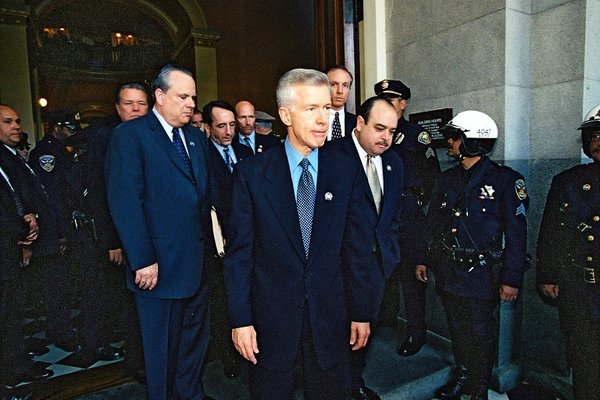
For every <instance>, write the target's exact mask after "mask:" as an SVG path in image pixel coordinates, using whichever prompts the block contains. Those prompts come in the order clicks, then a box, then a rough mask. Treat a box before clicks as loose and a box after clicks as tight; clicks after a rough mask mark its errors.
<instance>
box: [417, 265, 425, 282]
mask: <svg viewBox="0 0 600 400" xmlns="http://www.w3.org/2000/svg"><path fill="white" fill-rule="evenodd" d="M415 276H416V277H417V280H418V281H421V282H425V283H427V267H426V266H424V265H421V264H419V265H417V267H416V268H415Z"/></svg>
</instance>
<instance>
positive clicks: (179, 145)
mask: <svg viewBox="0 0 600 400" xmlns="http://www.w3.org/2000/svg"><path fill="white" fill-rule="evenodd" d="M173 146H175V151H176V152H177V154H179V157H181V159H182V160H183V163H184V164H185V167H186V168H187V171H188V172H189V174H190V176H191V177H193V176H194V171H193V170H192V162H191V161H190V157H189V156H188V153H187V152H186V151H185V146H184V145H183V141H182V140H181V136H179V128H173Z"/></svg>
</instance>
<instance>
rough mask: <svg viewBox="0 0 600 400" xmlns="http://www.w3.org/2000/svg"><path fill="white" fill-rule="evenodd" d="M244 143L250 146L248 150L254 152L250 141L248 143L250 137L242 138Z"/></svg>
mask: <svg viewBox="0 0 600 400" xmlns="http://www.w3.org/2000/svg"><path fill="white" fill-rule="evenodd" d="M244 144H245V145H246V146H248V147H250V150H252V152H253V153H254V149H253V148H252V143H250V139H249V138H247V137H245V138H244Z"/></svg>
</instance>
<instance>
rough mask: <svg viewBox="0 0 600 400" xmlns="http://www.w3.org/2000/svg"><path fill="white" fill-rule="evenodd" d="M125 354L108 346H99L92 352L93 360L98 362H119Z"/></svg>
mask: <svg viewBox="0 0 600 400" xmlns="http://www.w3.org/2000/svg"><path fill="white" fill-rule="evenodd" d="M124 354H125V352H124V351H123V350H121V349H117V348H116V347H112V346H111V345H110V344H107V345H106V346H100V347H98V348H96V350H94V354H93V356H94V358H96V360H100V361H114V360H119V359H120V358H121V357H123V355H124Z"/></svg>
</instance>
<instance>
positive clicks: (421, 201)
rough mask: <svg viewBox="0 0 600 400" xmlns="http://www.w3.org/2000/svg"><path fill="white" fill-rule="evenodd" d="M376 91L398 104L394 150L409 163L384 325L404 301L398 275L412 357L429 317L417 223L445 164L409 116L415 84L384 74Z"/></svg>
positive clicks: (404, 351)
mask: <svg viewBox="0 0 600 400" xmlns="http://www.w3.org/2000/svg"><path fill="white" fill-rule="evenodd" d="M375 93H376V94H377V95H378V96H383V97H385V98H387V99H389V100H390V101H391V102H392V104H393V105H394V108H395V109H396V113H397V115H398V126H397V127H396V133H395V135H394V139H393V140H394V144H393V145H392V149H393V150H394V151H395V152H396V153H397V154H398V155H399V156H400V157H401V158H402V161H403V162H404V193H403V200H404V203H403V211H402V214H403V215H402V221H403V226H402V229H401V236H400V246H401V247H400V248H401V249H402V263H401V264H400V268H398V269H397V270H396V271H395V273H394V274H393V275H392V277H391V278H390V279H389V280H388V282H387V285H386V296H385V297H384V301H383V309H382V323H383V324H384V325H385V324H386V321H387V320H391V321H389V322H387V323H388V324H389V323H390V322H391V324H392V325H395V321H396V318H397V315H398V306H399V300H400V294H399V286H400V285H399V280H401V282H402V289H403V294H404V308H405V310H406V321H407V333H406V338H405V339H404V341H403V343H402V344H401V345H400V347H399V348H398V354H400V355H401V356H412V355H413V354H416V353H417V352H418V351H419V350H420V349H421V347H422V346H423V344H424V343H425V338H426V333H427V324H426V321H425V316H426V310H425V306H426V288H427V287H426V285H425V284H423V283H422V282H419V281H418V280H416V279H415V275H414V271H415V265H416V257H417V254H416V252H415V249H416V248H417V243H416V242H415V240H416V237H415V235H414V233H413V228H414V227H415V226H421V225H423V224H424V221H425V212H424V207H426V206H427V203H428V202H429V197H430V195H431V190H432V189H433V183H434V181H435V178H436V177H437V175H438V174H439V172H440V164H439V162H438V159H437V157H436V154H435V151H434V150H433V148H432V147H431V138H430V136H429V133H428V132H427V131H424V130H423V129H422V128H421V127H419V125H417V124H415V123H414V122H409V121H407V120H406V119H405V118H404V110H405V109H406V102H407V101H408V100H409V99H410V97H411V92H410V88H408V87H407V86H406V85H405V84H404V83H402V82H401V81H399V80H388V79H384V80H383V81H381V82H379V83H377V84H376V85H375Z"/></svg>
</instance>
